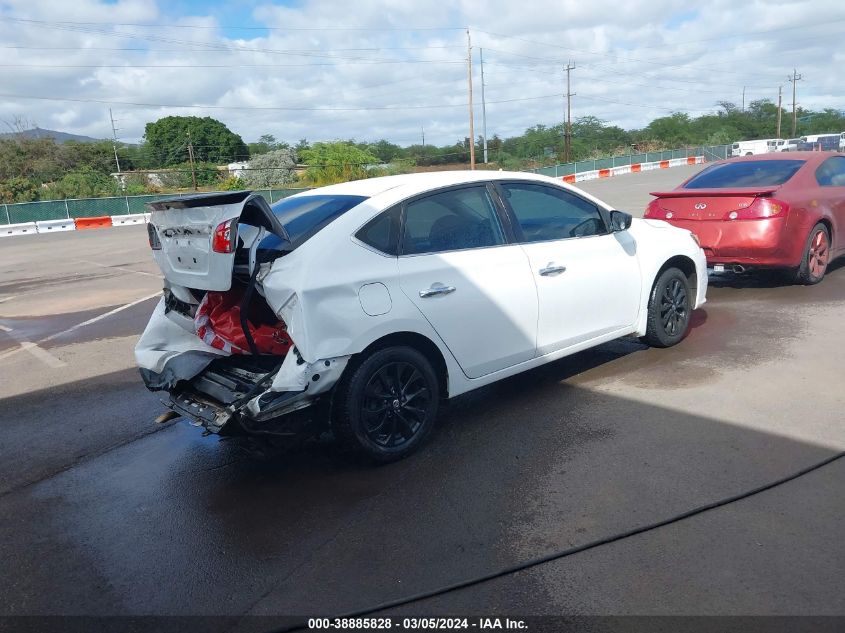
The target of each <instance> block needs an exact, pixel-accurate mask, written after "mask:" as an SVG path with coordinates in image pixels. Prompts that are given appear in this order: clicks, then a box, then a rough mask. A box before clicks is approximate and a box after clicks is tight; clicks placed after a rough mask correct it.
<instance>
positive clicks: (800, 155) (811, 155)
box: [718, 152, 842, 163]
mask: <svg viewBox="0 0 845 633" xmlns="http://www.w3.org/2000/svg"><path fill="white" fill-rule="evenodd" d="M831 156H842V154H840V153H839V152H772V153H770V154H755V155H753V156H734V157H733V158H728V159H727V160H721V161H718V162H720V163H741V162H755V161H758V160H803V161H806V162H808V163H813V162H821V161H822V160H824V159H826V158H830V157H831Z"/></svg>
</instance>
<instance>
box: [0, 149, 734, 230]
mask: <svg viewBox="0 0 845 633" xmlns="http://www.w3.org/2000/svg"><path fill="white" fill-rule="evenodd" d="M730 148H731V146H730V145H705V146H701V147H689V148H684V149H675V150H666V151H664V152H648V153H642V154H627V155H625V156H613V157H610V158H596V159H594V160H581V161H578V162H574V163H564V164H560V165H552V166H551V167H540V168H539V169H528V170H526V171H530V172H533V173H535V174H543V175H545V176H554V177H556V178H560V177H562V176H568V175H570V174H576V173H580V172H584V171H593V170H596V169H609V168H611V167H620V166H622V165H630V164H632V163H649V162H655V161H661V160H670V159H672V158H686V157H688V156H704V157H705V159H706V160H708V161H710V160H721V159H723V158H727V157H728V156H729V155H730ZM300 191H305V189H263V190H259V191H256V193H260V194H261V195H263V196H264V197H265V198H266V199H267V200H268V201H269V202H270V204H273V203H274V202H277V201H279V200H281V199H282V198H287V197H288V196H292V195H293V194H295V193H299V192H300ZM175 195H178V196H183V195H190V194H189V193H184V194H182V193H180V194H172V193H168V194H160V195H149V196H117V197H112V198H83V199H78V200H44V201H41V202H19V203H15V204H4V205H2V210H0V224H17V223H18V222H37V221H39V220H61V219H65V218H92V217H99V216H105V215H109V216H111V215H129V214H132V213H144V212H145V211H146V208H145V206H144V205H145V204H146V203H148V202H153V201H155V200H161V199H162V198H172V197H174V196H175Z"/></svg>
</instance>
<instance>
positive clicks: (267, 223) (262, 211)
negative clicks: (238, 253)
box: [147, 191, 290, 243]
mask: <svg viewBox="0 0 845 633" xmlns="http://www.w3.org/2000/svg"><path fill="white" fill-rule="evenodd" d="M227 204H240V205H241V209H242V210H241V215H240V218H239V219H238V221H241V220H243V221H244V222H246V223H247V224H252V225H255V226H261V227H264V228H265V229H267V230H268V231H270V232H271V233H273V234H275V235H277V236H279V237H280V238H282V239H283V240H284V241H286V242H288V243H290V235H288V232H287V230H286V229H285V227H284V226H282V223H281V222H279V218H277V217H276V214H275V213H273V210H272V209H271V208H270V205H269V204H267V200H265V199H264V196H262V195H261V194H257V193H253V192H252V191H224V192H219V193H196V194H193V195H190V196H180V197H173V198H165V199H163V200H156V201H155V202H148V203H147V207H148V208H149V209H150V211H166V210H167V209H195V208H198V207H216V206H222V205H227Z"/></svg>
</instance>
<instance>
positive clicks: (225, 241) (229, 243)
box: [211, 218, 238, 253]
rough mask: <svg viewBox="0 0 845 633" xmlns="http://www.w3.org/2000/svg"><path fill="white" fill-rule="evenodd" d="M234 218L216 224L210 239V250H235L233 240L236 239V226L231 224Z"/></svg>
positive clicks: (229, 251)
mask: <svg viewBox="0 0 845 633" xmlns="http://www.w3.org/2000/svg"><path fill="white" fill-rule="evenodd" d="M233 222H234V218H233V219H231V220H226V221H225V222H221V223H220V224H218V225H217V228H216V229H214V238H213V239H212V240H211V250H213V251H214V252H215V253H232V252H234V250H235V242H237V240H238V226H237V224H236V225H234V226H232V223H233Z"/></svg>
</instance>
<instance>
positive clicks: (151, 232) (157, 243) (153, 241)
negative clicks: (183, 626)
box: [147, 222, 161, 251]
mask: <svg viewBox="0 0 845 633" xmlns="http://www.w3.org/2000/svg"><path fill="white" fill-rule="evenodd" d="M147 237H148V238H149V240H150V248H151V249H153V250H154V251H160V250H161V240H160V239H158V232H157V231H156V227H154V226H153V225H152V224H151V223H149V222H147Z"/></svg>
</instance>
